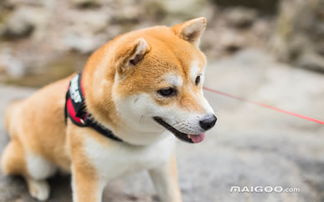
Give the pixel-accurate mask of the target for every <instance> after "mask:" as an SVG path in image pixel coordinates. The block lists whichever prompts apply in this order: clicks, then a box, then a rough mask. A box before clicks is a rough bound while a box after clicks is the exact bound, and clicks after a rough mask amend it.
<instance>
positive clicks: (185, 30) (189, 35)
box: [172, 17, 207, 48]
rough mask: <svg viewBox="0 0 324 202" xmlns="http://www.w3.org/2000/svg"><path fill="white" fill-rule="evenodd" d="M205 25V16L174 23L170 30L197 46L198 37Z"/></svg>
mask: <svg viewBox="0 0 324 202" xmlns="http://www.w3.org/2000/svg"><path fill="white" fill-rule="evenodd" d="M206 25H207V19H206V18H205V17H200V18H195V19H192V20H189V21H186V22H184V23H181V24H177V25H174V26H173V27H172V30H173V31H174V32H175V33H176V35H178V36H179V37H180V38H182V39H184V40H186V41H188V42H190V43H192V44H193V45H194V46H196V47H197V48H198V47H199V42H200V38H201V36H202V34H203V33H204V31H205V29H206Z"/></svg>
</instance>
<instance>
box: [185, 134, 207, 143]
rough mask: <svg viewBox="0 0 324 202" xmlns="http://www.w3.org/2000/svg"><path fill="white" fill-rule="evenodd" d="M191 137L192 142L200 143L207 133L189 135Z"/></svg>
mask: <svg viewBox="0 0 324 202" xmlns="http://www.w3.org/2000/svg"><path fill="white" fill-rule="evenodd" d="M189 137H190V139H191V140H192V142H194V143H199V142H202V141H203V140H204V138H205V134H204V133H201V134H199V135H189Z"/></svg>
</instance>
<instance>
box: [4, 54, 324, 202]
mask: <svg viewBox="0 0 324 202" xmlns="http://www.w3.org/2000/svg"><path fill="white" fill-rule="evenodd" d="M323 78H324V77H323V75H321V74H316V73H313V72H309V71H305V70H302V69H298V68H290V67H289V66H286V65H283V64H279V63H277V62H275V61H274V60H273V59H272V58H271V57H270V56H268V55H267V54H265V53H263V52H261V51H259V50H245V51H242V52H240V53H238V54H236V55H235V56H234V57H231V58H226V59H222V60H219V61H217V62H212V63H210V64H209V66H208V70H207V79H206V86H208V87H211V88H214V89H218V90H222V91H225V92H228V93H232V94H234V95H238V96H242V97H244V98H246V99H249V100H254V101H259V102H264V103H267V104H270V105H274V106H277V107H281V108H283V109H286V110H291V111H294V112H297V113H301V114H304V115H308V116H312V117H314V118H317V119H320V120H324V104H323V100H324V79H323ZM32 91H33V90H32V89H24V88H18V87H10V86H3V85H0V97H1V99H0V121H2V119H3V110H4V109H5V107H6V105H7V103H8V102H9V101H10V100H12V99H16V98H18V97H24V96H27V95H29V94H30V93H31V92H32ZM206 96H207V98H208V100H210V102H211V103H212V105H213V107H214V109H215V110H216V112H217V114H218V123H217V125H216V127H215V128H214V129H213V130H212V131H211V132H209V134H208V137H207V139H206V141H204V142H203V143H201V144H198V145H189V144H185V143H180V142H179V144H178V147H177V152H178V153H177V154H178V164H179V175H180V186H181V189H182V192H183V198H184V202H223V201H226V202H232V201H233V202H245V201H247V202H260V201H262V202H263V201H265V202H290V201H291V202H310V201H312V202H320V201H324V195H323V193H324V155H323V154H324V137H323V135H324V126H323V125H320V124H317V123H312V122H309V121H306V120H302V119H298V118H296V117H292V116H288V115H285V114H280V113H277V112H273V111H271V110H269V109H264V108H260V107H258V106H255V105H252V104H249V103H242V102H240V101H236V100H234V99H231V98H227V97H224V96H221V95H215V94H212V93H210V92H206ZM0 133H1V135H0V151H2V149H3V147H4V145H5V144H6V142H7V141H8V139H7V137H6V135H4V134H5V132H4V131H3V128H2V125H0ZM50 182H51V184H52V194H51V199H50V200H49V201H52V202H54V201H55V202H57V201H60V202H66V201H71V189H70V179H69V176H57V177H55V178H53V179H51V180H50ZM231 186H240V187H241V188H244V187H245V186H247V187H251V186H253V187H255V186H263V187H266V186H272V187H274V186H281V187H283V188H292V189H295V190H292V193H290V191H291V190H290V191H289V190H287V191H286V192H281V193H277V192H272V193H267V192H262V193H251V192H249V191H243V193H231V192H230V187H231ZM104 198H105V200H104V201H110V202H133V201H140V202H152V201H155V200H154V191H153V188H152V184H151V182H150V181H149V179H148V176H147V174H146V173H139V174H135V175H132V176H127V177H125V178H122V179H118V180H116V181H114V182H111V183H110V184H109V185H108V186H107V188H106V191H105V193H104ZM11 201H14V202H32V201H34V200H33V199H31V198H30V196H29V195H28V193H27V190H26V186H25V184H24V182H23V181H22V180H21V179H20V178H16V177H4V176H3V175H1V174H0V202H11Z"/></svg>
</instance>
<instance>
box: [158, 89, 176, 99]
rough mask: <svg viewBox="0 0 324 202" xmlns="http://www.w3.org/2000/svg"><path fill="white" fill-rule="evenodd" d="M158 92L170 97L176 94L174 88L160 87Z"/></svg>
mask: <svg viewBox="0 0 324 202" xmlns="http://www.w3.org/2000/svg"><path fill="white" fill-rule="evenodd" d="M157 93H158V94H160V95H162V96H163V97H171V96H174V95H176V94H177V90H176V89H175V88H171V87H170V88H162V89H160V90H158V91H157Z"/></svg>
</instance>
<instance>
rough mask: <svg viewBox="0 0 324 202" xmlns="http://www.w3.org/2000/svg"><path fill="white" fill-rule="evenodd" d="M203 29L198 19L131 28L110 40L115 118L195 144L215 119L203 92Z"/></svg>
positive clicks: (201, 19) (138, 128)
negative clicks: (167, 132)
mask: <svg viewBox="0 0 324 202" xmlns="http://www.w3.org/2000/svg"><path fill="white" fill-rule="evenodd" d="M205 27H206V19H205V18H197V19H193V20H190V21H187V22H184V23H182V24H178V25H175V26H173V27H165V26H157V27H153V28H149V29H144V30H139V31H135V32H130V33H128V34H125V35H122V36H120V37H118V38H116V39H115V40H114V41H113V48H112V49H113V51H111V52H115V53H114V55H113V57H111V61H112V63H113V64H115V74H114V78H113V80H114V82H113V87H112V91H111V94H112V99H113V100H114V104H115V107H116V109H117V113H118V116H119V117H120V118H121V119H122V121H123V123H124V124H125V125H128V126H129V125H130V126H132V127H133V128H134V130H138V131H141V130H146V131H156V130H160V131H161V129H163V128H165V129H167V130H169V131H171V132H172V133H173V134H174V135H176V136H177V137H178V138H179V139H181V140H183V141H186V142H191V143H198V142H201V141H202V140H203V139H204V132H205V131H207V130H209V129H211V128H212V127H213V126H214V125H215V122H216V117H215V115H214V112H213V109H212V108H211V106H210V105H209V103H208V102H207V100H206V99H205V97H204V95H203V82H204V78H205V75H204V69H205V66H206V58H205V56H204V54H203V53H202V52H201V51H200V50H199V40H200V37H201V35H202V33H203V32H204V30H205Z"/></svg>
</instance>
